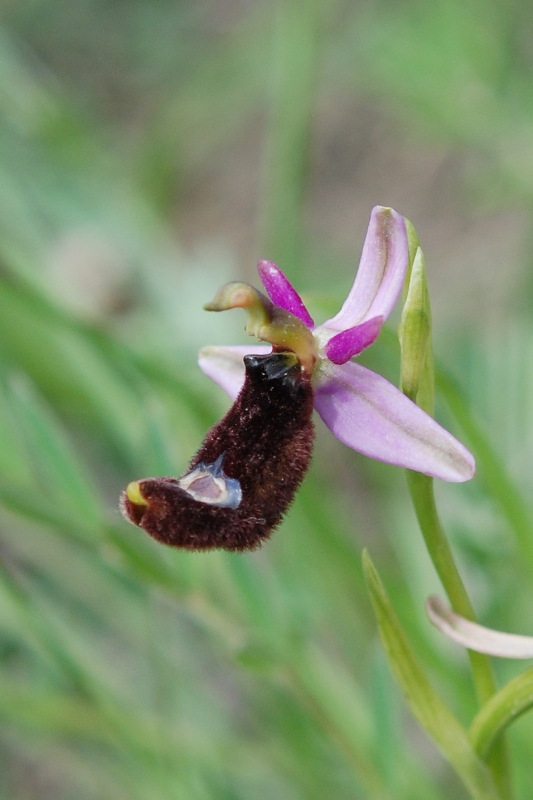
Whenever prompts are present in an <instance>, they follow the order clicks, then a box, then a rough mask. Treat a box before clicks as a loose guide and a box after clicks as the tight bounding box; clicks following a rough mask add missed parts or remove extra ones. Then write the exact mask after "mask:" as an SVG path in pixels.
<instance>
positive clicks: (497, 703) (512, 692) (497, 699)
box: [468, 667, 533, 759]
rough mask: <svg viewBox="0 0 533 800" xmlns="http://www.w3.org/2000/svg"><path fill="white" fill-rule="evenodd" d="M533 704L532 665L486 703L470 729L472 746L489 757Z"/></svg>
mask: <svg viewBox="0 0 533 800" xmlns="http://www.w3.org/2000/svg"><path fill="white" fill-rule="evenodd" d="M532 706H533V667H530V668H529V669H527V670H526V671H525V672H522V673H521V674H520V675H517V676H516V678H513V680H511V681H509V683H507V684H506V685H505V686H504V687H503V689H500V691H499V692H497V693H496V694H495V695H494V696H493V697H491V698H490V700H489V701H488V702H487V703H485V705H484V706H483V708H482V709H481V710H480V712H479V713H478V715H477V716H476V717H475V718H474V721H473V722H472V725H471V727H470V731H469V733H468V735H469V738H470V741H471V743H472V746H473V748H474V750H475V751H476V753H478V755H479V756H481V758H484V759H486V757H487V755H488V754H489V752H490V750H491V748H492V747H493V745H494V743H495V741H496V739H497V738H498V736H500V735H501V733H502V732H503V731H504V730H505V728H506V727H507V726H508V725H510V723H511V722H513V721H514V720H515V719H517V717H519V716H520V715H521V714H523V713H524V712H525V711H528V709H530V708H531V707H532Z"/></svg>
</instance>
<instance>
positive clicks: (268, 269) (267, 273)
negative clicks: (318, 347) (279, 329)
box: [257, 259, 315, 328]
mask: <svg viewBox="0 0 533 800" xmlns="http://www.w3.org/2000/svg"><path fill="white" fill-rule="evenodd" d="M257 271H258V272H259V277H260V278H261V280H262V282H263V286H264V287H265V289H266V290H267V294H268V296H269V297H270V299H271V300H272V302H273V303H274V305H276V306H279V307H280V308H283V309H285V311H290V312H291V314H294V316H295V317H298V319H301V320H302V322H303V323H305V325H307V327H308V328H314V326H315V323H314V322H313V319H312V317H311V316H310V314H309V311H308V310H307V309H306V307H305V305H304V302H303V300H302V298H301V297H300V295H299V294H298V292H297V291H296V289H295V288H294V287H293V286H292V285H291V284H290V282H289V281H288V279H287V278H286V277H285V275H284V274H283V272H282V271H281V270H280V268H279V267H278V266H276V264H274V262H273V261H265V259H261V260H260V261H258V262H257Z"/></svg>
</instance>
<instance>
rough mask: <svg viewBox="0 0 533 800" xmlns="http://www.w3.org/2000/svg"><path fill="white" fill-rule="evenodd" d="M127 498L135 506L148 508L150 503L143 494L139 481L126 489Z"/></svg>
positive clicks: (130, 484)
mask: <svg viewBox="0 0 533 800" xmlns="http://www.w3.org/2000/svg"><path fill="white" fill-rule="evenodd" d="M126 497H127V498H128V500H129V501H130V503H133V505H134V506H147V505H148V503H147V501H146V500H145V498H144V497H143V496H142V494H141V484H140V483H139V481H132V482H131V483H128V486H127V487H126Z"/></svg>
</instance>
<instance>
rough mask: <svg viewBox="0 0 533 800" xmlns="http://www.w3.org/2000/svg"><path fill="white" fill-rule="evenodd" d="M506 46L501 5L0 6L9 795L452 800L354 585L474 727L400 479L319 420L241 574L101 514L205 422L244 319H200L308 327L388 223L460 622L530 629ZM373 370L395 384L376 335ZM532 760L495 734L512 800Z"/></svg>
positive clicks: (532, 435) (525, 90) (212, 2)
mask: <svg viewBox="0 0 533 800" xmlns="http://www.w3.org/2000/svg"><path fill="white" fill-rule="evenodd" d="M532 17H533V6H532V5H531V4H530V3H529V2H527V0H503V1H502V2H495V0H494V1H493V2H490V1H489V0H487V1H485V2H481V1H479V0H474V1H473V2H471V3H468V4H465V3H461V2H459V0H436V2H433V3H431V4H430V3H422V2H419V1H416V0H404V2H402V3H397V2H393V0H380V1H377V0H374V2H363V1H362V2H348V1H347V0H345V1H344V2H343V0H307V2H304V0H287V2H265V1H264V2H252V1H251V0H249V1H246V0H201V1H200V2H184V0H173V1H172V2H171V0H128V2H126V0H107V1H106V2H102V0H72V2H69V3H64V2H59V0H55V1H53V0H49V1H48V2H43V1H39V0H33V1H31V0H19V2H17V3H15V2H6V3H4V4H3V9H2V19H1V23H0V796H1V797H5V798H8V799H9V800H26V799H29V798H32V799H33V798H39V800H74V798H75V799H76V800H90V799H91V800H92V799H93V798H94V800H97V799H98V800H100V799H103V798H105V800H108V799H109V800H115V799H116V800H119V799H120V800H122V798H128V800H129V798H131V799H132V800H137V799H138V800H181V798H184V800H204V799H205V800H208V799H209V800H267V798H268V799H269V800H270V799H271V798H272V800H300V799H301V800H315V799H316V800H319V799H320V800H323V798H336V800H344V798H346V800H348V798H350V800H351V799H353V798H364V799H365V800H366V798H369V800H373V799H374V798H376V800H377V798H379V799H380V800H433V799H435V800H438V799H440V800H449V798H452V797H453V798H463V797H465V796H466V795H465V794H464V790H463V789H462V787H461V786H460V785H459V783H458V782H457V780H456V778H455V777H454V775H453V774H452V773H451V770H450V769H449V768H448V767H447V766H446V765H445V764H444V763H443V761H442V759H441V757H440V755H439V754H438V753H437V751H436V750H435V749H434V747H433V745H432V744H431V743H430V742H429V740H427V738H426V737H425V735H424V734H423V733H422V732H421V731H420V730H419V728H418V727H417V726H416V724H415V723H414V722H413V721H412V719H411V718H410V716H409V713H408V711H407V710H406V708H405V706H404V703H403V700H402V699H401V697H400V695H399V692H398V690H397V689H396V687H395V685H394V683H393V681H392V679H391V677H390V674H389V671H388V668H387V665H386V663H385V660H384V656H383V655H382V652H381V648H380V644H379V641H378V639H377V634H376V626H375V622H374V619H373V617H372V612H371V609H370V604H369V601H368V598H367V595H366V592H365V589H364V585H363V581H362V573H361V566H360V553H361V549H362V547H363V546H367V547H369V549H370V552H371V554H372V557H373V558H374V560H375V562H376V564H377V565H378V567H379V569H380V572H381V574H382V575H383V577H384V580H385V582H386V584H387V588H388V590H389V592H390V594H391V597H392V599H393V602H394V604H395V607H396V609H397V611H398V613H399V615H400V617H401V620H402V622H403V624H404V626H405V628H406V630H407V631H408V634H409V636H410V639H411V641H412V643H413V645H414V647H415V648H416V650H417V652H418V654H419V656H420V658H421V660H422V661H423V663H424V665H425V667H426V669H427V670H428V672H429V674H430V675H431V678H432V681H433V683H434V684H435V686H437V687H438V688H439V689H440V690H441V692H442V694H443V696H444V697H445V699H446V700H447V702H449V703H450V705H451V706H452V708H453V709H454V711H455V713H456V714H457V715H458V716H459V717H460V718H461V719H462V721H463V722H465V723H467V722H468V721H469V719H470V718H471V716H472V714H473V713H474V711H475V707H474V701H473V699H472V698H473V692H472V687H471V683H470V678H469V675H468V669H467V663H466V658H465V656H464V653H463V652H462V651H461V650H460V649H459V648H458V647H456V646H455V645H452V644H450V643H448V642H446V641H444V640H442V638H439V635H438V634H437V633H436V632H434V631H433V629H431V628H430V625H429V623H428V622H427V620H426V618H425V614H424V610H423V603H424V600H425V598H426V596H427V595H428V594H430V593H432V592H433V593H441V594H442V592H441V590H440V587H439V585H438V582H437V579H436V577H435V574H434V572H433V569H432V567H431V565H430V562H429V560H428V557H427V556H426V554H425V551H424V549H423V545H422V542H421V538H420V535H419V532H418V529H417V526H416V522H415V520H414V516H413V513H412V511H411V510H410V507H409V502H408V497H407V492H406V486H405V478H404V476H403V475H402V474H401V471H400V470H398V469H394V468H392V467H389V466H386V465H382V464H378V463H375V462H371V461H369V460H368V459H365V458H364V457H362V456H359V455H357V454H355V453H353V452H351V451H349V450H347V449H346V448H343V446H342V445H341V444H340V443H339V442H337V441H336V440H335V439H333V437H332V436H331V435H330V434H329V432H327V431H326V430H325V429H324V427H323V426H322V423H320V422H319V421H317V428H318V441H317V447H316V453H315V457H314V462H313V466H312V469H311V471H310V474H309V476H308V478H307V479H306V482H305V484H304V486H303V488H302V490H301V492H300V494H299V496H298V498H297V500H296V502H295V504H294V506H293V508H292V509H291V512H290V514H289V515H288V517H287V520H286V521H285V522H284V524H283V525H282V527H281V529H280V530H279V531H278V532H277V533H276V534H275V535H274V536H273V538H272V540H271V541H270V542H269V543H268V544H267V545H265V546H264V547H263V549H262V550H261V551H259V552H255V553H252V554H249V555H241V556H232V555H228V554H224V553H210V554H186V553H185V554H184V553H180V552H173V551H169V550H166V549H164V548H162V547H161V546H159V545H157V544H155V543H154V542H152V541H151V540H149V539H148V537H146V536H145V535H144V534H143V533H142V532H141V531H139V530H137V529H135V528H133V527H132V526H128V525H126V524H125V523H123V522H122V520H121V518H120V515H119V513H118V509H117V498H118V495H119V492H120V490H121V489H122V487H123V486H124V485H125V484H126V483H127V482H128V481H129V480H132V479H134V478H140V477H143V476H147V475H151V474H180V473H181V472H182V471H183V469H184V468H185V466H186V464H187V462H188V460H189V458H190V457H191V456H192V454H193V453H194V452H195V451H196V449H197V447H198V445H199V443H200V441H201V439H202V437H203V435H204V433H205V432H206V430H207V428H208V427H209V426H210V425H211V424H213V423H214V422H215V421H216V420H217V419H218V418H219V417H220V416H221V414H222V413H223V411H224V410H225V409H226V408H227V407H228V400H227V398H225V397H224V396H223V395H222V392H221V391H220V390H219V389H218V388H217V387H216V386H214V385H211V384H210V382H209V381H208V380H207V378H205V377H204V376H203V375H202V374H201V373H200V371H199V369H198V367H197V365H196V353H197V351H198V349H199V347H201V346H202V345H204V344H223V343H239V342H242V343H244V342H246V338H245V335H244V333H243V330H242V329H243V325H244V319H243V318H242V317H241V316H240V314H239V313H237V312H235V314H226V315H209V314H206V313H204V312H203V311H202V308H201V307H202V304H203V303H204V302H206V301H208V300H209V299H211V297H212V296H213V295H214V292H215V291H216V289H217V288H218V287H219V286H220V285H221V284H222V283H223V282H225V281H227V280H231V279H245V280H252V281H256V277H255V272H254V270H255V267H254V265H255V261H256V260H257V258H259V257H266V258H270V259H273V260H276V261H277V262H278V263H279V265H280V266H281V267H282V269H284V270H285V272H286V273H287V274H288V276H289V277H290V279H291V281H293V283H294V284H295V285H296V286H297V287H298V288H299V289H300V290H301V291H302V294H303V295H304V298H305V299H306V301H308V303H309V306H310V308H311V310H312V311H313V313H314V314H315V318H316V319H317V320H319V321H320V320H322V319H325V318H326V317H327V316H328V315H330V314H331V313H333V312H334V311H335V310H336V309H337V308H338V307H339V305H340V303H341V302H342V300H343V299H344V297H345V295H346V293H347V291H348V289H349V287H350V286H351V283H352V281H353V276H354V273H355V269H356V265H357V263H358V258H359V253H360V249H361V246H362V242H363V237H364V232H365V229H366V225H367V223H368V218H369V214H370V210H371V208H372V206H373V205H375V204H377V203H380V204H383V205H391V206H393V207H394V208H396V209H397V210H398V211H399V212H401V213H402V214H404V215H405V216H407V217H409V218H410V219H411V221H412V222H413V224H414V225H415V227H416V228H417V231H418V234H419V237H420V240H421V242H422V246H423V248H424V251H425V254H426V261H427V264H428V271H429V282H430V291H431V299H432V304H433V309H434V322H435V349H436V353H437V357H438V359H439V363H440V365H441V372H440V373H439V400H440V402H439V406H438V416H439V419H440V420H441V421H442V422H443V423H444V424H446V425H447V426H448V427H450V429H451V430H453V431H454V432H455V433H456V434H457V435H458V436H459V437H460V438H462V439H463V440H464V441H465V442H466V443H467V444H468V445H469V446H470V447H471V448H472V449H473V451H474V453H475V455H476V457H477V460H478V475H477V477H476V479H475V480H474V481H472V482H471V483H470V484H467V485H465V486H448V485H439V486H438V487H437V489H438V498H439V501H440V504H441V508H442V513H443V518H444V521H445V524H446V526H447V530H448V532H449V534H450V536H451V538H452V541H453V544H454V547H455V550H456V553H457V556H458V560H459V563H460V565H461V569H462V571H463V573H464V575H465V578H466V581H467V584H468V586H469V588H470V590H471V592H472V595H473V598H474V602H475V605H476V607H477V609H478V611H479V614H480V617H481V619H482V620H483V622H484V623H485V624H488V625H492V626H494V627H499V628H501V629H506V630H513V631H519V632H523V633H530V634H532V633H533V629H532V624H531V613H530V609H531V603H532V600H533V591H532V590H533V526H532V524H531V513H532V512H531V508H530V506H529V504H528V502H527V497H528V494H531V488H532V481H531V477H530V476H531V469H530V464H531V452H532V445H533V425H532V421H533V420H532V416H533V402H532V401H533V326H532V323H531V311H532V308H533V262H532V259H531V256H530V254H529V244H530V243H531V242H532V241H533V226H532V204H533V94H532V92H531V85H532V79H533V74H532V73H533V47H532V44H531V42H532V41H533V38H532ZM365 356H366V354H365ZM365 363H367V364H369V365H370V366H372V367H373V368H375V369H377V370H378V371H381V372H382V373H383V374H386V375H387V376H389V377H390V378H391V380H394V381H396V380H397V377H398V368H399V352H398V346H397V343H396V339H395V333H394V320H393V323H392V324H391V326H390V327H389V332H388V333H387V332H384V334H382V336H381V337H380V340H379V342H378V343H377V344H376V345H375V347H373V348H372V349H371V351H370V353H369V354H368V357H367V358H365ZM518 587H519V590H518ZM496 668H497V672H498V676H499V678H500V680H504V679H507V678H508V677H510V676H511V675H513V674H515V673H516V671H517V669H518V668H517V667H516V665H514V664H505V663H503V664H502V663H498V664H497V665H496ZM532 735H533V724H532V720H531V719H529V718H528V717H527V716H526V717H525V718H524V719H522V720H520V721H519V722H518V723H517V724H516V725H515V726H514V727H513V729H512V731H511V734H510V740H511V746H512V751H513V768H514V772H515V776H516V785H517V796H519V797H523V798H526V797H528V796H529V795H528V791H530V790H529V789H528V787H529V786H530V770H531V767H530V763H531V740H532V739H531V737H532Z"/></svg>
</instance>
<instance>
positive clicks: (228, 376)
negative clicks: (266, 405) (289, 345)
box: [198, 345, 272, 400]
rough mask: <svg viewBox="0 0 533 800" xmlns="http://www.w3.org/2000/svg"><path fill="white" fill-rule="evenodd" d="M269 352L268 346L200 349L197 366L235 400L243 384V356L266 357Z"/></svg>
mask: <svg viewBox="0 0 533 800" xmlns="http://www.w3.org/2000/svg"><path fill="white" fill-rule="evenodd" d="M271 350H272V348H271V347H270V345H255V346H252V347H247V346H246V345H233V346H225V347H216V346H213V347H202V349H201V350H200V354H199V356H198V364H199V365H200V369H201V370H202V372H204V373H205V374H206V375H207V377H208V378H211V380H213V381H215V383H218V385H219V386H220V387H221V388H222V389H224V391H225V392H227V394H229V396H230V397H231V398H232V400H235V398H236V397H237V395H238V394H239V392H240V391H241V389H242V385H243V383H244V362H243V358H244V356H248V355H266V354H267V353H270V352H271Z"/></svg>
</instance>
